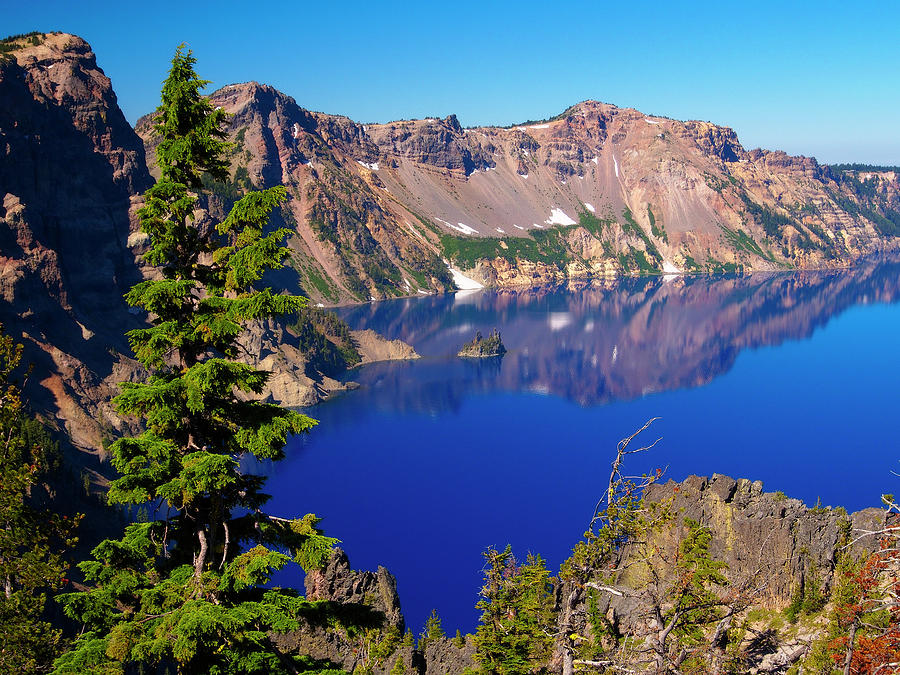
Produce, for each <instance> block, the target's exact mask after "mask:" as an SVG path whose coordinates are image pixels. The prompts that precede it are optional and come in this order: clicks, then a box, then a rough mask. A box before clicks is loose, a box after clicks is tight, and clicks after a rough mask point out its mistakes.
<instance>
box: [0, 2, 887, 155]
mask: <svg viewBox="0 0 900 675" xmlns="http://www.w3.org/2000/svg"><path fill="white" fill-rule="evenodd" d="M0 17H2V19H0V22H2V24H0V33H3V34H12V33H20V32H27V31H30V30H43V31H50V30H62V31H66V32H70V33H76V34H78V35H81V36H82V37H84V38H85V39H87V40H88V41H89V42H90V43H91V44H92V46H93V48H94V51H95V53H96V54H97V59H98V62H99V64H100V66H101V67H102V68H103V69H104V71H105V72H106V73H107V75H109V76H110V78H111V79H112V81H113V85H114V87H115V89H116V92H117V94H118V96H119V102H120V105H121V106H122V108H123V110H124V111H125V114H126V116H127V117H128V119H129V120H131V121H132V122H134V121H135V120H136V119H137V117H139V116H140V115H141V114H143V113H145V112H148V111H150V110H152V109H153V108H155V107H156V105H157V102H158V95H159V94H158V93H159V85H160V82H161V81H162V79H163V78H164V77H165V72H166V69H167V66H168V61H169V60H170V59H171V56H172V53H173V51H174V49H175V46H176V45H177V44H179V43H180V42H187V43H188V44H189V46H190V47H191V48H192V49H193V50H194V54H195V56H196V57H197V58H198V66H197V68H198V71H199V72H200V74H201V75H202V76H203V77H205V78H206V79H209V80H212V81H213V86H214V87H218V86H222V85H225V84H229V83H232V82H241V81H246V80H258V81H260V82H265V83H268V84H271V85H273V86H275V87H277V88H279V89H281V90H282V91H284V92H286V93H288V94H290V95H291V96H293V97H294V98H295V99H296V100H297V102H298V103H299V104H300V105H301V106H303V107H306V108H311V109H314V110H321V111H324V112H330V113H340V114H344V115H348V116H349V117H351V118H353V119H355V120H357V121H360V122H376V121H377V122H383V121H388V120H392V119H400V118H412V117H424V116H445V115H448V114H451V113H455V114H456V115H457V116H458V117H459V119H460V122H461V123H462V124H463V125H466V126H471V125H478V124H510V123H513V122H520V121H523V120H526V119H539V118H546V117H550V116H552V115H555V114H557V113H559V112H561V111H562V110H564V109H565V108H566V107H568V106H569V105H572V104H574V103H577V102H578V101H581V100H584V99H589V98H592V99H597V100H601V101H606V102H609V103H614V104H616V105H619V106H622V107H634V108H638V109H639V110H642V111H644V112H647V113H651V114H657V115H666V116H669V117H674V118H678V119H702V120H710V121H713V122H716V123H718V124H723V125H726V126H731V127H733V128H734V129H735V130H736V131H737V133H738V135H739V137H740V139H741V141H742V143H743V144H744V146H745V147H747V148H753V147H765V148H770V149H782V150H786V151H788V152H790V153H792V154H804V155H813V156H815V157H817V158H818V159H819V160H820V161H823V162H843V161H860V162H867V163H879V164H900V134H898V124H897V123H898V121H900V75H898V73H900V70H898V59H897V51H896V46H897V35H898V31H900V3H894V2H886V1H885V2H865V1H863V2H855V3H854V2H840V3H839V2H831V1H830V0H829V1H824V2H816V3H812V2H809V3H807V2H792V1H791V0H782V1H781V2H768V1H758V2H729V1H727V0H725V1H722V0H719V2H686V3H674V2H652V1H650V0H647V1H644V2H641V1H639V0H638V1H636V0H629V1H628V2H623V1H621V0H618V1H616V2H606V1H602V2H580V1H577V0H567V1H565V2H545V3H536V2H527V1H526V2H516V3H511V2H490V1H482V2H466V1H462V2H460V1H458V2H452V3H435V2H417V3H393V2H382V3H378V2H366V3H357V2H342V3H327V4H326V3H308V2H302V1H300V2H290V3H287V2H268V3H267V2H259V3H250V2H232V1H231V0H222V1H220V2H217V3H200V2H186V1H184V0H182V1H181V2H170V1H169V0H159V1H158V2H153V3H146V2H142V3H136V2H120V3H111V2H108V0H107V2H97V1H95V0H81V1H80V2H77V3H76V2H71V0H65V1H60V0H41V1H40V2H30V3H22V2H19V1H18V0H15V1H13V0H0Z"/></svg>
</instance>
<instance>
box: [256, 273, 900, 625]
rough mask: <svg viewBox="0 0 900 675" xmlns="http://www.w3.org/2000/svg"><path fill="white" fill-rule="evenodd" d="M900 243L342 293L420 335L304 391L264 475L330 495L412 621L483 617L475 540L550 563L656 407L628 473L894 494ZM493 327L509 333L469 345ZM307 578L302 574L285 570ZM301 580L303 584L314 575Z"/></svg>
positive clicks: (327, 505) (355, 312)
mask: <svg viewBox="0 0 900 675" xmlns="http://www.w3.org/2000/svg"><path fill="white" fill-rule="evenodd" d="M898 298H900V263H898V262H888V263H882V264H878V265H875V264H871V265H865V266H861V267H859V268H856V269H853V270H845V271H840V272H829V273H820V272H796V273H783V274H754V275H750V276H744V277H738V278H734V277H719V278H707V277H700V278H676V279H669V280H665V279H662V278H658V277H654V278H643V279H626V280H622V281H618V282H602V281H595V282H583V283H570V284H568V285H565V286H560V287H551V288H537V289H527V290H521V291H506V290H504V291H487V290H485V291H477V292H460V293H457V294H455V295H454V294H450V295H446V296H432V297H424V298H421V299H406V300H396V301H386V302H379V303H372V304H368V305H364V306H357V307H351V308H342V309H340V310H339V312H338V313H339V314H340V315H341V317H342V318H343V319H344V320H346V321H347V322H348V323H349V324H350V326H351V328H354V329H362V328H372V329H374V330H376V331H378V332H379V333H381V334H382V335H385V336H386V337H388V338H392V339H393V338H400V339H402V340H405V341H406V342H409V343H410V344H412V345H413V346H414V347H415V348H416V350H417V351H418V353H419V354H421V356H422V358H421V359H419V360H416V361H405V362H390V363H377V364H372V365H369V366H366V367H363V368H361V369H359V370H356V371H354V372H352V373H351V374H350V379H353V380H354V381H356V382H359V383H360V385H361V386H360V388H359V389H358V390H356V391H353V392H350V393H347V394H345V395H341V396H339V397H337V398H336V399H334V400H332V401H329V402H327V403H324V404H322V405H320V406H317V407H316V408H314V409H312V410H310V411H308V412H309V414H310V415H312V416H313V417H315V418H317V419H318V420H320V424H319V426H318V427H317V428H316V429H314V430H313V432H312V433H311V434H309V435H308V436H306V437H303V438H298V439H295V440H294V442H293V443H292V445H291V446H290V447H289V449H288V458H287V459H286V460H285V461H284V462H280V463H279V465H278V468H277V472H274V473H272V474H271V475H270V480H269V483H268V485H267V488H268V491H269V492H270V493H271V494H273V496H274V497H273V500H272V503H271V509H272V511H273V512H275V513H280V514H283V515H297V514H303V513H307V512H310V511H311V512H315V513H317V514H318V515H321V516H324V520H323V523H322V526H323V527H324V528H325V530H326V533H327V534H329V535H331V536H335V537H338V538H340V539H341V540H342V542H343V543H342V544H341V546H342V547H343V548H344V549H345V550H346V551H347V553H348V555H349V556H350V562H351V565H352V566H353V567H354V568H355V569H373V570H374V569H375V568H376V567H377V566H378V565H379V564H380V565H384V566H385V567H387V568H388V569H389V570H390V571H391V572H392V573H393V574H394V575H395V576H396V577H397V580H398V590H399V593H400V598H401V603H402V606H403V610H404V614H405V616H406V619H407V623H408V625H410V626H411V627H412V629H413V631H414V632H416V633H418V632H419V631H420V630H421V627H422V625H423V623H424V621H425V618H426V617H427V615H428V614H429V612H430V611H431V609H432V608H435V609H437V610H438V612H439V614H440V616H441V618H442V620H443V625H444V628H445V630H446V631H447V632H448V633H450V634H452V633H453V632H454V631H455V630H456V628H461V629H462V631H463V632H468V631H472V630H473V629H474V627H475V626H476V624H477V618H478V613H477V612H476V610H475V603H476V601H477V599H478V598H477V596H478V590H479V588H480V585H481V569H482V557H481V553H482V552H483V551H484V550H485V549H486V548H487V547H488V546H491V545H493V546H496V547H500V548H502V547H504V546H505V545H506V544H507V543H509V544H512V546H513V550H514V551H515V552H516V554H517V555H519V556H522V557H524V555H525V554H526V553H527V552H529V551H531V552H534V553H539V554H541V555H542V556H543V557H544V558H545V560H546V561H547V563H548V567H549V568H550V569H551V571H552V572H554V573H555V572H556V571H557V570H558V567H559V564H560V563H561V562H562V561H563V560H564V559H565V558H566V557H567V556H568V553H569V551H570V549H571V547H572V545H573V544H574V543H575V542H576V541H577V540H578V538H579V537H580V536H581V534H582V532H583V530H584V528H585V526H586V525H587V522H588V520H589V519H590V516H591V513H592V509H593V507H594V505H595V504H596V502H597V500H598V497H599V496H600V494H601V492H602V490H603V488H604V485H605V481H606V480H607V478H608V475H609V464H610V462H611V461H612V459H613V453H614V451H615V445H616V442H617V441H618V440H619V439H620V438H622V437H624V436H627V435H628V434H629V433H631V432H632V431H633V430H635V429H636V428H638V427H640V426H641V425H642V424H643V423H644V421H646V420H647V419H648V418H650V417H655V416H659V417H660V418H661V419H660V420H659V421H658V422H656V424H655V425H654V426H653V427H652V429H651V430H650V431H649V432H648V433H647V435H646V440H647V441H652V440H654V439H655V438H656V437H657V436H662V437H663V440H662V441H661V443H660V444H659V445H657V446H656V448H654V449H653V450H652V451H651V452H649V453H645V454H643V455H639V456H636V457H635V458H633V459H634V461H633V462H632V463H631V467H630V469H631V472H632V473H640V472H644V471H651V470H653V469H654V468H656V467H663V468H666V475H667V476H668V477H670V478H672V479H675V480H682V479H683V478H685V477H686V476H688V475H690V474H697V475H711V474H712V473H716V472H717V473H724V474H728V475H730V476H733V477H744V478H751V479H753V480H762V481H763V482H764V485H765V489H766V490H767V491H776V490H782V491H783V492H785V493H786V494H787V495H789V496H791V497H797V498H800V499H802V500H804V501H805V502H806V503H807V504H809V505H813V504H815V503H816V501H817V500H821V503H822V504H823V505H834V506H838V505H840V506H844V507H846V508H847V509H848V510H849V511H854V510H858V509H860V508H863V507H866V506H872V505H877V504H878V503H879V495H880V494H881V493H883V492H891V493H900V478H898V477H897V476H895V475H893V474H892V471H897V470H900V464H898V459H900V442H898V424H897V420H898V414H897V409H898V404H900V397H898V384H900V352H898V340H897V338H898V335H900V304H898V303H897V300H898ZM493 328H498V329H499V330H500V331H501V333H502V335H503V341H504V343H505V344H506V346H507V348H508V349H509V353H508V354H507V355H506V356H505V357H504V358H503V359H502V360H499V359H490V360H486V361H475V362H473V361H471V360H465V359H460V358H458V357H456V356H455V354H456V352H457V351H458V350H459V348H460V346H461V345H462V344H463V343H464V342H465V341H467V340H470V339H471V338H472V337H473V335H474V332H475V331H476V330H480V331H482V332H483V333H485V334H487V333H488V332H489V331H490V330H491V329H493ZM289 581H290V582H291V583H298V581H297V580H289ZM300 585H302V583H301V584H300Z"/></svg>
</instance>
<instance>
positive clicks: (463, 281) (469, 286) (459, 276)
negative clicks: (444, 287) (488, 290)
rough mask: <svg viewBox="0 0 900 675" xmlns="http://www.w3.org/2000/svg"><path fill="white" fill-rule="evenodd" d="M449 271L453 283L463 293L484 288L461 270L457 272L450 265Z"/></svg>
mask: <svg viewBox="0 0 900 675" xmlns="http://www.w3.org/2000/svg"><path fill="white" fill-rule="evenodd" d="M447 269H448V270H450V276H452V277H453V283H455V284H456V287H457V288H458V289H459V290H461V291H475V290H478V289H479V288H484V286H483V285H481V284H479V283H478V282H477V281H475V280H474V279H470V278H469V277H467V276H466V275H465V274H463V273H462V272H460V271H459V270H455V269H453V268H452V267H450V266H449V265H448V266H447Z"/></svg>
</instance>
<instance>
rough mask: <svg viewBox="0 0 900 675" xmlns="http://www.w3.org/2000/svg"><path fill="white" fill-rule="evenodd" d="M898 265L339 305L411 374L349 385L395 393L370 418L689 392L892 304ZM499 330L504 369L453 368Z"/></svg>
mask: <svg viewBox="0 0 900 675" xmlns="http://www.w3.org/2000/svg"><path fill="white" fill-rule="evenodd" d="M898 295H900V262H897V261H893V262H881V263H879V264H875V263H872V264H869V265H865V266H861V267H858V268H855V269H852V270H842V271H830V272H817V271H805V272H794V273H773V274H753V275H748V276H742V277H727V278H707V277H677V278H661V277H645V278H639V279H625V280H622V281H598V280H595V281H587V282H579V281H573V282H569V283H567V284H564V285H560V286H552V287H540V288H533V289H522V290H485V291H463V292H460V293H457V294H455V295H454V294H450V295H445V296H434V297H428V298H413V299H408V300H395V301H386V302H378V303H373V304H370V305H363V306H356V307H352V308H342V309H340V310H338V313H339V314H340V316H341V318H343V319H344V320H345V321H347V323H348V324H350V326H351V327H352V328H354V329H365V328H371V329H374V330H375V331H377V332H378V333H380V334H382V335H384V336H385V337H388V338H390V339H397V338H399V339H401V340H403V341H405V342H408V343H410V344H411V345H413V346H414V347H415V349H416V351H418V353H419V354H420V355H422V357H423V360H422V361H421V362H417V363H415V364H410V363H402V362H399V363H398V362H388V363H377V364H372V365H370V366H367V367H365V368H363V369H361V370H360V371H354V372H352V373H351V374H350V375H349V377H350V378H351V379H353V380H355V381H357V382H359V383H360V384H361V385H363V386H366V387H377V388H379V389H384V390H390V391H391V392H392V393H391V396H390V397H387V398H385V399H381V400H379V401H378V405H379V407H380V406H382V405H384V406H389V407H393V408H395V409H398V410H406V409H409V410H424V411H431V412H439V411H441V410H452V409H455V408H457V407H458V406H459V404H460V400H461V397H462V396H463V395H464V394H466V393H472V392H478V391H480V392H488V391H494V390H505V391H532V392H537V393H549V394H554V395H557V396H562V397H565V398H567V399H569V400H572V401H576V402H578V403H580V404H581V405H595V404H600V403H608V402H612V401H616V400H629V399H634V398H637V397H640V396H644V395H646V394H648V393H652V392H661V391H667V390H671V389H678V388H685V387H696V386H700V385H704V384H706V383H708V382H710V381H711V380H712V379H713V378H715V377H716V376H718V375H721V374H723V373H725V372H727V371H728V370H729V369H730V368H731V366H732V365H733V364H734V361H735V359H736V358H737V356H738V354H739V353H740V352H741V351H742V350H744V349H746V348H748V347H749V348H754V347H762V346H768V345H778V344H781V343H782V342H784V341H786V340H792V339H799V338H806V337H809V336H810V335H812V333H813V331H814V330H815V329H816V328H817V327H819V326H822V325H824V324H825V323H826V322H827V321H828V320H829V319H830V318H831V317H832V316H834V315H835V314H838V313H840V312H841V311H843V310H844V309H846V308H848V307H850V306H852V305H856V304H867V303H870V302H894V301H896V299H897V298H898ZM492 328H499V329H500V331H501V333H502V335H503V342H504V344H505V345H506V347H507V348H508V349H509V352H508V353H507V354H506V356H505V357H503V359H502V361H501V360H500V359H488V360H485V361H477V362H473V361H470V360H462V359H457V358H456V356H455V355H456V352H457V351H458V350H459V347H460V345H462V344H463V343H464V342H465V341H467V340H469V339H471V337H472V335H473V334H474V333H475V331H476V330H481V331H482V332H483V333H487V331H489V330H491V329H492Z"/></svg>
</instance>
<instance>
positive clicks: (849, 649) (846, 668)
mask: <svg viewBox="0 0 900 675" xmlns="http://www.w3.org/2000/svg"><path fill="white" fill-rule="evenodd" d="M858 622H859V618H856V619H853V625H852V626H851V627H850V637H849V639H848V640H847V656H846V657H845V658H844V675H850V665H851V664H852V663H853V643H854V642H855V641H856V625H857V623H858Z"/></svg>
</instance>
